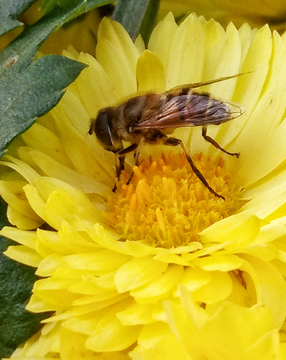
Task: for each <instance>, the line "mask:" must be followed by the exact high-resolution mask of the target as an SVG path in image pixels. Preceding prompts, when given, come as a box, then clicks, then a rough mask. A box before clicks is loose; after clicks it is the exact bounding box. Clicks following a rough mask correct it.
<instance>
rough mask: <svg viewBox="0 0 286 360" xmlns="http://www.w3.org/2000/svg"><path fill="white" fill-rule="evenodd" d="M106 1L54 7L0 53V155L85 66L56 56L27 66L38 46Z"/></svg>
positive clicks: (51, 104)
mask: <svg viewBox="0 0 286 360" xmlns="http://www.w3.org/2000/svg"><path fill="white" fill-rule="evenodd" d="M106 3H110V1H106V0H105V1H103V0H87V1H85V0H75V1H73V3H72V4H71V5H69V6H67V7H64V8H59V7H57V8H55V9H54V10H53V11H51V12H50V13H49V14H47V15H46V16H44V17H43V18H42V19H40V20H39V21H38V22H37V23H36V24H34V25H33V26H27V27H26V28H25V30H24V31H23V32H22V34H21V35H20V36H19V37H18V38H16V39H15V40H14V41H13V42H12V43H11V44H9V45H8V46H7V47H6V48H5V49H4V50H3V51H2V52H1V53H0V128H1V134H0V157H1V156H2V155H3V152H4V149H5V148H6V147H7V146H8V145H9V143H10V142H11V141H12V140H13V139H14V138H15V137H16V136H17V135H19V134H21V133H22V132H24V131H25V130H27V129H28V128H29V127H30V126H31V125H32V124H33V123H34V122H35V119H36V118H37V117H38V116H41V115H43V114H45V113H46V112H48V111H49V110H50V109H51V108H52V107H54V106H55V105H56V104H57V102H58V101H59V100H60V99H61V97H62V96H63V93H64V92H63V89H64V88H65V87H66V86H68V85H69V84H70V83H71V82H72V81H74V80H75V79H76V77H77V76H78V75H79V73H80V71H81V70H82V69H83V67H84V65H82V64H79V63H77V62H75V61H72V60H69V59H66V58H64V57H59V56H49V57H43V58H41V59H39V60H36V61H35V62H34V63H32V65H30V63H31V61H32V59H33V57H34V55H35V53H36V51H37V49H38V48H39V46H40V45H41V44H42V43H43V42H44V41H45V40H46V39H47V38H48V37H49V35H50V34H51V33H52V32H53V31H55V30H57V29H58V28H59V27H61V26H62V25H63V24H64V23H66V22H68V21H69V20H71V19H73V18H74V17H76V16H78V15H81V14H83V13H85V12H87V11H88V10H90V9H92V8H94V7H97V6H101V5H104V4H106ZM38 62H39V63H38Z"/></svg>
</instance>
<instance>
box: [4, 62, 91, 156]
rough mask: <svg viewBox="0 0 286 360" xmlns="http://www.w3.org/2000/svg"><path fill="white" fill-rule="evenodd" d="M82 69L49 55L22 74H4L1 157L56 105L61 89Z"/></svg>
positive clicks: (80, 65)
mask: <svg viewBox="0 0 286 360" xmlns="http://www.w3.org/2000/svg"><path fill="white" fill-rule="evenodd" d="M84 67H85V65H84V64H82V63H79V62H77V61H74V60H70V59H68V58H66V57H63V56H59V55H49V56H44V57H42V58H40V59H39V60H37V61H35V62H34V63H32V65H31V66H29V67H28V68H27V69H26V70H25V71H24V72H23V73H22V72H15V71H11V72H9V71H6V73H5V76H2V79H1V83H0V127H1V133H0V151H1V152H2V154H3V152H4V149H5V147H6V146H7V145H8V144H9V143H10V142H11V140H12V139H13V138H14V137H15V136H17V135H18V134H19V133H22V132H24V131H25V130H26V129H27V128H29V127H30V126H31V125H32V124H33V123H34V121H35V120H36V118H37V117H38V116H41V115H43V114H45V113H46V112H47V111H48V110H49V109H51V108H52V107H54V106H55V105H56V104H57V103H58V101H59V100H60V99H61V97H62V96H63V94H64V90H63V89H64V88H65V87H66V86H68V85H69V84H70V83H71V82H72V81H73V80H74V79H75V78H76V77H77V76H78V75H79V73H80V72H81V71H82V69H83V68H84ZM8 70H10V69H8ZM11 83H12V84H13V86H10V84H11Z"/></svg>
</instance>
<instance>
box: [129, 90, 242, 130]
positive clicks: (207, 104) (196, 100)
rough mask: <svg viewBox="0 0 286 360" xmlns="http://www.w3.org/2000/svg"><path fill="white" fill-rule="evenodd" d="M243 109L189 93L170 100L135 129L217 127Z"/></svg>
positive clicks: (207, 96) (240, 113)
mask: <svg viewBox="0 0 286 360" xmlns="http://www.w3.org/2000/svg"><path fill="white" fill-rule="evenodd" d="M243 112H244V109H243V108H242V107H241V106H239V105H237V104H234V103H230V102H226V101H222V100H217V99H214V98H211V97H210V96H209V95H208V94H200V93H194V92H192V93H190V94H188V95H178V96H174V97H173V98H171V99H170V100H169V101H167V102H166V104H165V105H164V106H163V107H162V108H161V110H160V111H159V112H156V113H154V114H153V115H150V116H149V117H148V118H145V119H141V120H140V121H139V123H138V124H137V126H136V127H135V129H138V130H140V129H149V128H153V129H171V128H178V127H191V126H204V125H211V124H213V125H219V124H221V123H223V122H226V121H229V120H231V119H235V118H236V117H238V116H240V115H242V114H243Z"/></svg>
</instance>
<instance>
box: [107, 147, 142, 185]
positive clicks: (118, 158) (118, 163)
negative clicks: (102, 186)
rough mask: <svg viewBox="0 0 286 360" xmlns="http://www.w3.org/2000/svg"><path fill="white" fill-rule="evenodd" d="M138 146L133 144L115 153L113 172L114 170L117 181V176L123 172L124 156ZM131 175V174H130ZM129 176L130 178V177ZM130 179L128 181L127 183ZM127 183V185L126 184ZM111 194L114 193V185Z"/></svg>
mask: <svg viewBox="0 0 286 360" xmlns="http://www.w3.org/2000/svg"><path fill="white" fill-rule="evenodd" d="M137 146H138V144H136V143H134V144H131V145H130V146H128V147H127V148H126V149H120V150H119V151H117V152H116V153H115V170H116V177H117V179H119V176H120V174H121V171H122V170H124V164H125V155H126V154H128V153H129V152H131V151H133V150H135V149H136V148H137ZM132 175H133V174H132ZM132 175H131V177H132ZM130 180H131V179H129V180H128V183H129V182H130ZM128 183H127V184H128ZM112 191H113V192H115V191H116V184H115V185H114V188H113V189H112Z"/></svg>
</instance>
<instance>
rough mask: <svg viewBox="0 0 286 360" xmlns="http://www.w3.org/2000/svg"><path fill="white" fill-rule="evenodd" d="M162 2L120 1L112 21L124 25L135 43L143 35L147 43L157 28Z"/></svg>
mask: <svg viewBox="0 0 286 360" xmlns="http://www.w3.org/2000/svg"><path fill="white" fill-rule="evenodd" d="M159 5H160V0H141V1H138V0H118V2H117V5H116V7H115V10H114V13H113V15H112V19H113V20H116V21H118V22H119V23H120V24H122V25H123V26H124V27H125V29H126V30H127V32H128V34H129V35H130V37H131V39H132V40H133V41H134V40H135V39H136V37H137V35H138V34H139V32H140V33H141V35H142V37H143V39H144V41H145V42H146V43H147V42H148V40H149V37H150V34H151V32H152V30H153V28H154V26H155V23H156V19H157V14H158V10H159Z"/></svg>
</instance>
